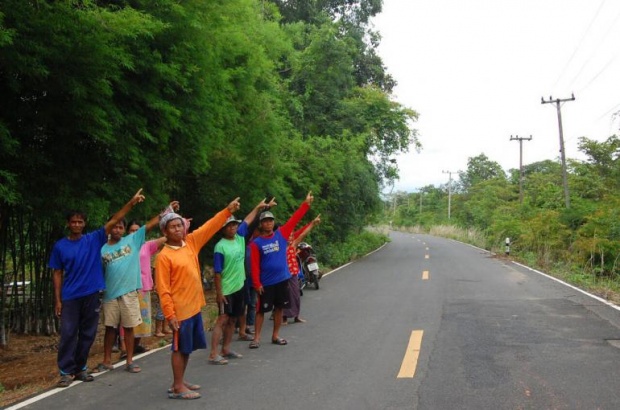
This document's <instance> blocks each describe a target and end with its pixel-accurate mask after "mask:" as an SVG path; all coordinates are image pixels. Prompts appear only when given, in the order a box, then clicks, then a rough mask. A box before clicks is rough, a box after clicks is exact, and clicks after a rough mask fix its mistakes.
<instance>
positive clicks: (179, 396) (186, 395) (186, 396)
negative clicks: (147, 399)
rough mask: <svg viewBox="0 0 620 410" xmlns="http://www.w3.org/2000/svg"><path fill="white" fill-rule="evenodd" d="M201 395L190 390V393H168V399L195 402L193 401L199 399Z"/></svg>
mask: <svg viewBox="0 0 620 410" xmlns="http://www.w3.org/2000/svg"><path fill="white" fill-rule="evenodd" d="M200 397H201V396H200V393H198V392H196V391H193V390H188V391H184V392H181V393H174V392H171V393H168V398H169V399H181V400H193V399H199V398H200Z"/></svg>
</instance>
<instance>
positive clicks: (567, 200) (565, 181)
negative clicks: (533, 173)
mask: <svg viewBox="0 0 620 410" xmlns="http://www.w3.org/2000/svg"><path fill="white" fill-rule="evenodd" d="M540 100H541V104H551V103H555V106H556V108H557V110H558V127H559V129H560V154H561V158H562V183H563V185H564V202H565V203H566V208H570V196H569V194H568V177H567V175H566V153H565V150H564V133H563V131H562V112H561V110H560V103H562V102H566V101H575V94H571V98H565V99H560V98H556V99H555V100H554V99H553V98H552V97H549V101H545V98H544V97H541V99H540Z"/></svg>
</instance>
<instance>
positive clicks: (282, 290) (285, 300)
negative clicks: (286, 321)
mask: <svg viewBox="0 0 620 410" xmlns="http://www.w3.org/2000/svg"><path fill="white" fill-rule="evenodd" d="M263 290H264V292H263V294H262V295H258V301H257V302H256V308H257V309H258V311H259V312H261V313H265V312H271V311H272V310H273V309H274V308H284V309H286V308H287V307H288V305H289V290H288V279H287V280H285V281H282V282H280V283H276V284H275V285H269V286H264V287H263Z"/></svg>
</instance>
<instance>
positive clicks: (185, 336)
mask: <svg viewBox="0 0 620 410" xmlns="http://www.w3.org/2000/svg"><path fill="white" fill-rule="evenodd" d="M206 348H207V338H206V337H205V327H204V324H203V323H202V314H201V313H200V312H198V313H196V314H195V315H194V316H192V317H190V318H189V319H185V320H182V321H181V322H180V323H179V330H178V331H175V332H174V334H173V335H172V346H171V347H170V350H172V351H173V352H181V353H183V354H190V353H191V352H193V351H194V350H197V349H206Z"/></svg>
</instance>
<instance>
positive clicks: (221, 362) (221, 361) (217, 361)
mask: <svg viewBox="0 0 620 410" xmlns="http://www.w3.org/2000/svg"><path fill="white" fill-rule="evenodd" d="M209 364H216V365H224V364H228V360H226V359H224V358H223V357H222V356H220V355H219V354H218V355H217V356H215V358H213V359H209Z"/></svg>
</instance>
